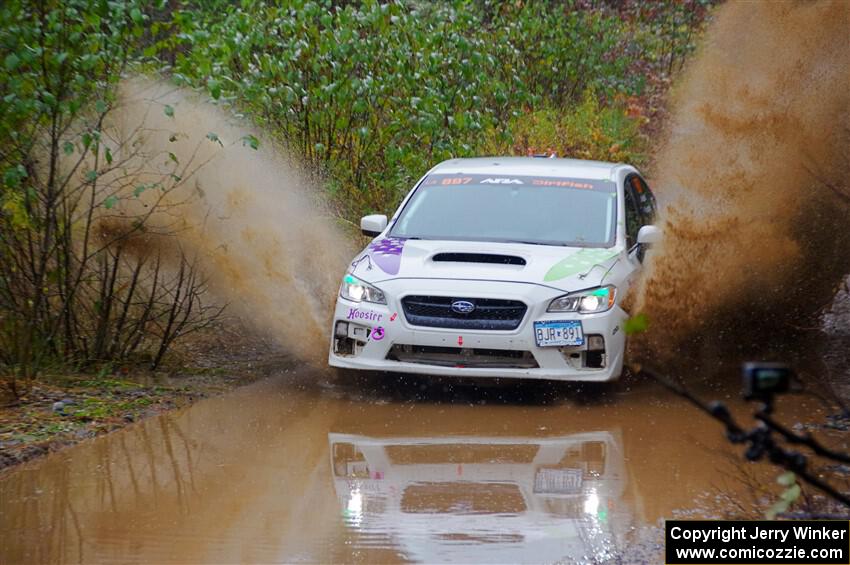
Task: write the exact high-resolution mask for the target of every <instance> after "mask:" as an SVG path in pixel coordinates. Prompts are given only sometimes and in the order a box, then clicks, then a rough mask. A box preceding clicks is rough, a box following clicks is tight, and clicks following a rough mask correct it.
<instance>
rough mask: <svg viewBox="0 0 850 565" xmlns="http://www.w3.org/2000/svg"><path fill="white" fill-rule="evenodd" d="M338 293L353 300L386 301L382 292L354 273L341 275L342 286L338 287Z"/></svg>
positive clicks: (383, 302)
mask: <svg viewBox="0 0 850 565" xmlns="http://www.w3.org/2000/svg"><path fill="white" fill-rule="evenodd" d="M339 295H340V296H342V297H343V298H347V299H348V300H353V301H354V302H374V303H375V304H386V303H387V299H386V297H385V296H384V293H383V292H381V291H380V290H379V289H378V288H375V287H374V286H372V285H371V284H369V283H367V282H364V281H361V280H360V279H358V278H357V277H355V276H354V275H345V276H344V277H342V286H340V287H339Z"/></svg>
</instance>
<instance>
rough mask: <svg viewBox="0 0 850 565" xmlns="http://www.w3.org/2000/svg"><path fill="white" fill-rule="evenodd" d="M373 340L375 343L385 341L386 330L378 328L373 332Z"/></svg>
mask: <svg viewBox="0 0 850 565" xmlns="http://www.w3.org/2000/svg"><path fill="white" fill-rule="evenodd" d="M372 339H374V340H375V341H381V340H382V339H384V328H382V327H381V326H378V327H377V328H375V329H374V330H372Z"/></svg>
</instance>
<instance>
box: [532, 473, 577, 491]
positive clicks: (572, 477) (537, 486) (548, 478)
mask: <svg viewBox="0 0 850 565" xmlns="http://www.w3.org/2000/svg"><path fill="white" fill-rule="evenodd" d="M581 479H582V472H581V469H545V468H544V469H538V470H537V473H536V474H535V475H534V492H535V493H536V494H576V493H579V492H581Z"/></svg>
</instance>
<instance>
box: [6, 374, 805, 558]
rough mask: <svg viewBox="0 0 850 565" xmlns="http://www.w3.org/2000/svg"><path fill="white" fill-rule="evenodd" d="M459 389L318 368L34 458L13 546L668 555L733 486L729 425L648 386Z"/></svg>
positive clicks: (37, 550)
mask: <svg viewBox="0 0 850 565" xmlns="http://www.w3.org/2000/svg"><path fill="white" fill-rule="evenodd" d="M448 388H451V387H449V386H448V385H446V384H440V383H431V384H427V382H426V381H416V382H410V381H408V382H404V383H401V384H400V383H399V382H398V380H397V379H396V378H393V377H386V378H376V379H373V380H370V381H368V382H358V383H347V384H332V383H331V382H328V381H327V377H325V376H323V375H321V374H316V373H308V372H306V371H305V372H303V373H302V374H299V375H296V376H295V377H292V376H282V377H279V378H272V379H270V380H268V381H265V382H261V383H257V384H255V385H251V386H248V387H246V388H243V389H241V390H239V391H236V392H234V393H231V394H229V395H226V396H223V397H219V398H215V399H209V400H205V401H202V402H199V403H198V404H196V405H194V406H192V407H190V408H188V409H185V410H183V411H180V412H175V413H171V414H166V415H163V416H161V417H157V418H153V419H150V420H147V421H144V422H141V423H139V424H136V425H134V426H131V427H129V428H127V429H125V430H123V431H121V432H117V433H113V434H110V435H108V436H104V437H101V438H98V439H95V440H91V441H88V442H86V443H83V444H81V445H79V446H77V447H75V448H73V449H69V450H67V451H64V452H60V453H57V454H54V455H52V456H49V457H47V458H46V459H43V460H40V461H35V462H32V463H30V464H27V465H24V466H22V467H21V468H19V469H17V470H15V471H14V472H12V473H9V474H7V475H5V476H4V477H3V478H2V479H0V509H2V514H0V562H3V563H33V562H40V563H47V562H61V563H64V562H80V561H85V562H122V563H129V562H134V563H135V562H145V563H166V562H179V563H197V562H208V563H211V562H214V563H225V562H228V563H229V562H255V563H258V562H263V563H267V562H298V561H309V562H340V561H344V562H350V561H368V562H376V561H377V562H395V561H420V562H446V561H453V562H488V563H494V562H499V563H505V562H512V563H513V562H552V561H559V560H560V561H567V562H599V561H606V560H609V559H611V558H616V557H618V556H625V560H626V561H629V562H632V561H635V560H637V559H648V560H651V561H656V560H657V559H653V554H654V552H657V551H659V550H660V548H659V547H658V546H657V539H658V538H657V535H658V534H657V532H658V530H657V528H656V526H658V525H659V524H660V522H659V521H660V520H662V519H663V518H665V517H668V518H669V517H671V516H673V514H674V512H676V511H679V510H686V511H687V510H690V509H694V508H697V509H700V508H704V509H706V512H708V513H709V514H710V513H711V512H718V511H719V510H718V507H717V504H718V503H717V498H716V496H717V495H718V493H719V492H721V491H723V492H727V493H729V492H731V493H733V495H735V496H736V497H737V493H736V491H735V489H739V488H740V483H739V482H738V481H737V477H738V473H739V472H740V471H739V470H738V467H737V466H736V465H734V464H732V463H731V462H730V458H728V457H724V456H723V454H724V453H727V454H728V453H731V452H732V450H731V449H730V448H729V447H728V446H727V444H726V443H725V440H724V439H723V435H722V431H721V429H720V427H719V425H717V424H715V423H714V422H712V421H710V420H708V419H707V418H705V417H703V416H701V415H700V414H698V413H697V412H696V411H695V409H693V408H692V407H690V406H689V405H687V404H685V402H684V401H682V400H680V399H678V398H675V397H672V396H671V395H670V394H669V393H667V392H665V391H664V390H662V389H661V388H660V387H658V386H656V385H654V384H652V383H630V384H629V383H627V384H623V385H618V386H617V387H616V388H614V389H611V390H610V392H608V393H604V394H600V393H599V392H598V391H597V392H595V393H594V392H591V393H588V392H580V391H576V390H575V389H572V388H569V387H564V388H560V389H558V391H557V398H556V397H554V396H553V395H552V394H551V388H546V387H545V386H542V385H539V384H532V385H528V386H525V385H522V386H519V387H509V388H494V389H487V390H484V391H480V390H475V389H473V388H459V387H454V389H453V390H446V389H448ZM735 388H736V387H731V386H730V387H728V389H723V390H718V389H716V388H715V389H714V390H711V391H705V390H703V393H704V395H705V396H707V397H711V398H719V399H723V400H725V401H729V402H730V404H731V405H732V407H733V409H734V411H735V412H736V413H737V414H738V415H743V414H746V412H745V410H746V408H747V407H746V406H744V405H743V404H741V403H740V402H738V401H737V400H736V398H737V391H736V390H735ZM819 410H820V406H819V405H818V403H817V402H816V401H815V400H812V399H807V398H806V397H794V398H793V400H790V399H789V400H785V399H783V404H782V405H781V411H780V414H782V415H783V416H784V419H785V421H786V422H793V421H795V420H794V417H796V416H797V415H800V416H804V415H805V416H806V417H807V418H816V417H817V414H818V413H819ZM750 467H752V468H753V469H754V470H755V471H756V473H757V474H760V473H761V474H763V475H764V477H766V479H767V480H772V477H773V476H775V475H776V474H777V473H776V472H775V471H774V470H771V469H766V468H765V467H764V466H752V465H751V466H750ZM744 494H745V493H744ZM744 494H742V495H741V497H742V499H743V497H744ZM637 548H640V549H639V551H640V553H635V552H637V551H638V549H637ZM647 548H648V549H649V554H647V553H646V551H647ZM639 556H642V557H639Z"/></svg>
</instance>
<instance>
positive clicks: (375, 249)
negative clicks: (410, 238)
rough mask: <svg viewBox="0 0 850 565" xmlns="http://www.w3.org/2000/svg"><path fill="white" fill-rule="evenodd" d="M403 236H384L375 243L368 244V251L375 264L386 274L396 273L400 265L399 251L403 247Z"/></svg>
mask: <svg viewBox="0 0 850 565" xmlns="http://www.w3.org/2000/svg"><path fill="white" fill-rule="evenodd" d="M404 242H405V240H404V239H403V238H399V237H385V238H384V239H382V240H381V241H379V242H377V243H371V244H370V245H369V253H370V254H371V255H372V258H373V259H374V260H375V264H376V265H378V266H379V267H380V268H381V269H383V270H384V272H386V273H387V274H390V275H397V274H398V270H399V267H400V266H401V252H402V250H403V249H404Z"/></svg>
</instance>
